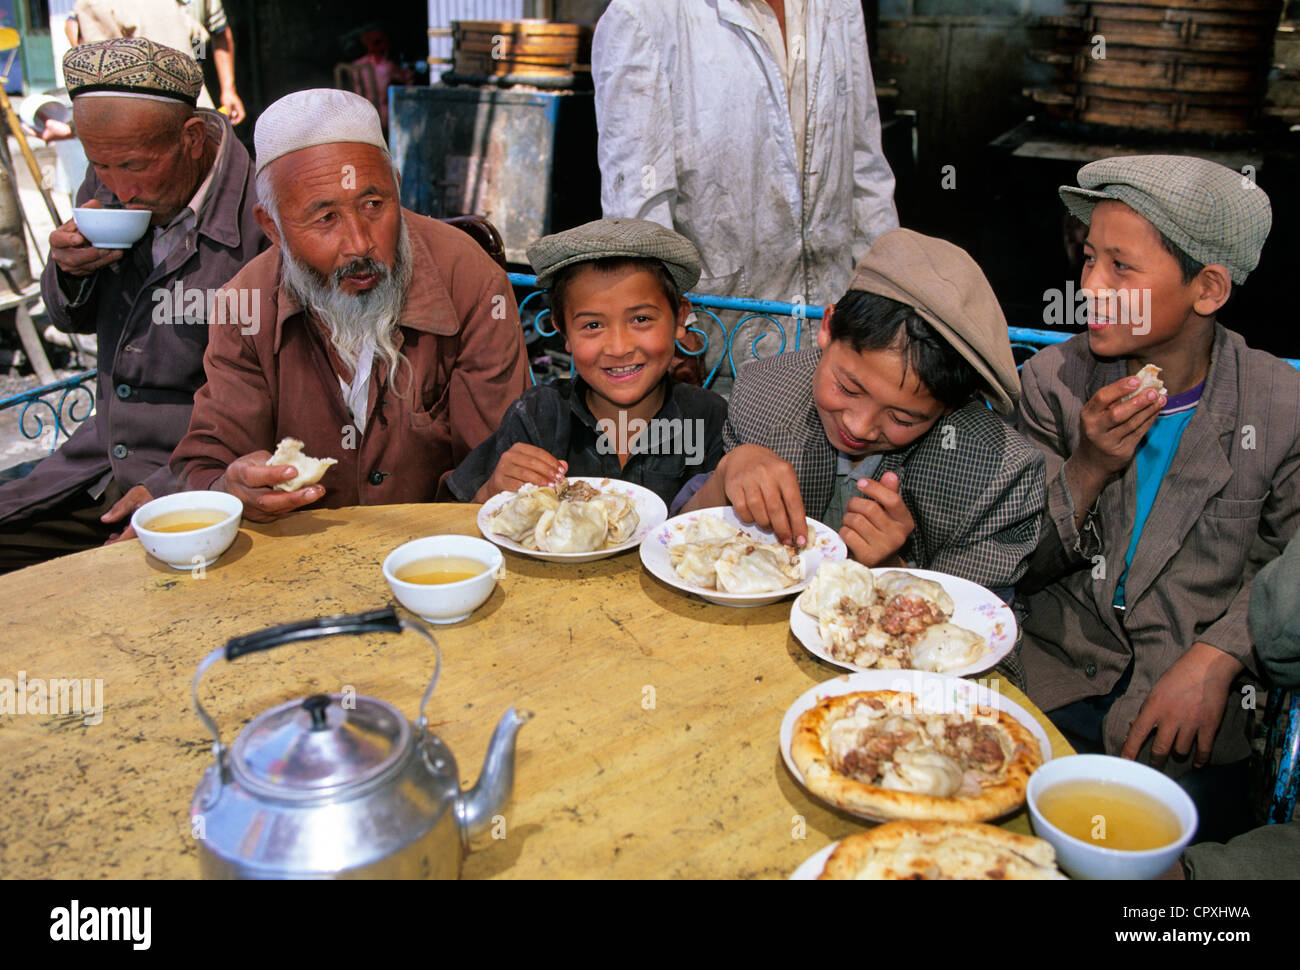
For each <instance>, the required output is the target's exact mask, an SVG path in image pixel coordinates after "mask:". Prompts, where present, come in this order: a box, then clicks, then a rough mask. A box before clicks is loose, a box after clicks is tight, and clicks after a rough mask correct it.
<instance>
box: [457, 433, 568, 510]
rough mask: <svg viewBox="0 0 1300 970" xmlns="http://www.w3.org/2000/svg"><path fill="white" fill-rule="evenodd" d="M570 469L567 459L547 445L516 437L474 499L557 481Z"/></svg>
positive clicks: (478, 499) (484, 500) (479, 500)
mask: <svg viewBox="0 0 1300 970" xmlns="http://www.w3.org/2000/svg"><path fill="white" fill-rule="evenodd" d="M568 470H569V463H568V462H567V461H561V460H560V459H558V458H556V457H555V456H554V455H552V454H551V453H550V452H549V451H547V450H546V449H545V448H538V447H537V446H536V445H530V444H526V443H525V442H522V441H517V442H515V443H514V444H513V445H511V446H510V448H509V450H508V451H506V453H505V454H504V455H502V456H501V458H500V459H499V460H498V461H497V467H496V468H495V469H493V471H492V477H491V478H489V479H488V480H487V481H486V482H484V483H483V486H482V488H480V489H479V490H478V491H477V492H476V493H475V494H474V501H475V502H486V501H487V500H488V499H490V498H491V497H492V496H493V495H496V494H497V493H498V492H517V491H519V489H520V488H522V487H523V486H525V485H542V486H545V485H555V484H557V483H558V482H559V481H560V479H562V478H564V476H565V473H566V472H568Z"/></svg>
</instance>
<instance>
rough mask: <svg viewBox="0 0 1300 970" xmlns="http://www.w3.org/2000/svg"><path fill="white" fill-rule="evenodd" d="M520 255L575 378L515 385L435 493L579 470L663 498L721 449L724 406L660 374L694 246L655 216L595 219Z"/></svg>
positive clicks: (694, 272)
mask: <svg viewBox="0 0 1300 970" xmlns="http://www.w3.org/2000/svg"><path fill="white" fill-rule="evenodd" d="M528 258H529V261H530V262H531V263H532V264H533V269H534V270H535V271H536V273H537V285H538V286H540V287H542V288H544V289H548V290H549V291H550V302H551V316H552V318H553V320H554V323H555V326H556V328H557V329H558V330H559V331H560V333H562V334H563V335H564V340H565V345H566V347H567V348H568V350H569V351H570V353H572V355H573V363H574V368H575V370H576V372H577V373H576V376H575V377H574V378H573V379H572V380H571V381H560V382H557V383H556V384H553V385H539V386H537V387H531V388H529V389H528V390H526V391H525V392H524V393H523V395H522V396H521V397H520V398H519V399H518V400H516V401H515V402H514V404H512V405H511V406H510V409H509V410H508V411H507V412H506V415H505V417H504V418H503V419H502V421H501V426H500V427H499V428H498V429H497V431H496V432H495V433H494V434H493V435H491V436H490V437H489V438H487V439H486V440H485V441H484V442H483V443H482V444H480V445H479V446H478V447H477V448H475V449H474V450H473V451H472V452H470V454H469V455H468V456H467V457H466V458H465V460H464V461H463V462H461V464H460V466H459V467H458V468H457V469H456V470H455V471H454V472H453V473H452V474H451V475H450V476H449V477H448V478H447V480H446V482H445V484H446V487H447V489H448V490H449V491H450V492H451V494H452V495H454V496H455V497H456V498H458V499H460V500H461V501H462V502H470V501H473V502H486V501H487V500H488V499H489V498H491V497H492V496H493V495H496V494H497V493H498V492H504V491H516V490H518V489H519V488H520V487H521V486H523V485H526V484H532V485H552V484H554V483H556V482H557V481H559V480H560V479H562V478H564V477H565V476H566V475H574V476H579V475H581V476H593V477H597V478H614V479H621V480H623V481H627V482H632V483H633V484H635V485H641V486H644V487H645V488H648V489H650V490H651V491H652V492H655V493H656V494H657V495H659V497H660V498H662V499H663V500H664V502H665V504H671V503H672V501H673V499H674V498H675V497H676V495H677V493H678V491H679V490H680V489H681V488H682V486H683V485H685V484H686V482H688V481H689V480H690V479H691V478H692V477H693V476H695V475H697V474H699V473H701V472H709V471H712V470H713V468H714V467H715V466H716V465H717V463H718V459H720V458H721V457H722V425H723V422H724V420H725V419H726V413H727V405H726V402H725V401H724V400H723V399H722V398H721V397H719V396H718V395H717V394H714V393H713V392H712V391H707V390H704V389H703V388H699V387H695V386H693V385H690V384H681V383H678V382H676V381H674V380H673V379H672V377H670V376H669V373H668V369H669V365H670V364H671V363H672V360H673V352H674V346H675V342H676V341H677V340H678V339H680V338H681V337H683V336H684V335H685V332H686V317H687V315H688V314H689V313H690V302H689V301H688V300H687V299H686V298H685V296H684V294H685V293H686V292H687V291H688V290H690V288H691V287H693V286H694V285H695V284H696V283H697V282H699V278H700V259H699V253H698V252H697V251H696V249H695V247H694V246H693V245H692V244H691V242H690V241H689V240H687V239H686V238H685V237H684V236H681V235H679V234H677V233H675V232H673V231H672V230H671V229H665V228H664V227H663V226H660V225H658V224H656V223H653V222H646V221H644V220H641V219H600V220H597V221H596V222H589V223H587V224H586V225H584V226H579V227H577V228H576V229H569V230H566V231H565V232H561V233H556V234H555V235H551V236H545V237H543V238H542V239H539V240H538V241H537V242H535V243H533V245H532V246H530V247H529V248H528Z"/></svg>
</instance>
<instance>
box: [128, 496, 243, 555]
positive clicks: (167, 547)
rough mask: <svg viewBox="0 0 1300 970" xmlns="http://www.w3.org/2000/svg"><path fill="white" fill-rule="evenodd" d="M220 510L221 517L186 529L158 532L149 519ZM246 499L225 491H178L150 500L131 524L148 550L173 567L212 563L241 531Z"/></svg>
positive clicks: (134, 516) (136, 513)
mask: <svg viewBox="0 0 1300 970" xmlns="http://www.w3.org/2000/svg"><path fill="white" fill-rule="evenodd" d="M182 511H197V512H206V511H211V512H220V513H221V514H222V519H221V521H219V522H217V523H215V524H213V525H209V526H204V527H203V528H201V529H190V530H189V531H186V532H155V531H154V530H152V529H150V528H148V523H150V522H153V521H155V520H156V519H158V518H160V517H161V516H163V515H166V514H168V513H169V512H182ZM243 515H244V503H243V502H241V501H240V500H239V499H237V498H235V496H233V495H227V494H226V493H225V492H177V493H176V494H175V495H164V496H163V497H162V498H156V499H154V500H153V501H152V502H146V503H145V504H144V505H142V506H140V507H139V508H138V509H136V510H135V514H134V515H132V516H131V526H132V528H134V529H135V534H136V535H137V536H139V538H140V545H142V546H144V551H145V552H147V553H149V555H151V556H153V557H154V558H155V559H160V560H162V561H163V562H165V563H166V564H167V565H169V566H171V567H172V568H173V569H195V568H199V567H206V566H211V565H212V564H213V563H214V562H216V561H217V558H218V557H219V556H220V555H221V554H222V553H223V552H225V551H226V550H227V549H229V548H230V544H231V543H232V542H234V541H235V535H236V533H238V532H239V522H240V519H242V518H243Z"/></svg>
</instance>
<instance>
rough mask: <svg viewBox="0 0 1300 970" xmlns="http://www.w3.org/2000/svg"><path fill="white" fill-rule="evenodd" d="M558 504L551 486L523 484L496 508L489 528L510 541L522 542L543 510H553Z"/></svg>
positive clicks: (534, 525)
mask: <svg viewBox="0 0 1300 970" xmlns="http://www.w3.org/2000/svg"><path fill="white" fill-rule="evenodd" d="M559 504H560V499H559V497H558V496H557V495H556V494H555V489H553V488H539V487H538V486H536V485H525V486H524V487H523V488H521V489H520V490H519V492H518V494H517V495H515V497H514V498H512V499H510V500H509V501H507V502H506V503H505V504H504V505H502V506H501V508H499V509H497V511H496V514H494V515H493V516H492V521H491V524H490V528H491V530H492V532H493V533H494V534H495V535H499V536H505V537H506V538H507V539H510V540H511V541H512V542H524V541H525V540H526V539H528V538H530V537H531V536H532V534H533V530H534V529H536V528H537V522H538V520H539V519H540V518H541V517H542V513H543V512H547V511H554V510H555V509H556V508H557V507H558V506H559Z"/></svg>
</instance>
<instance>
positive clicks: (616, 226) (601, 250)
mask: <svg viewBox="0 0 1300 970" xmlns="http://www.w3.org/2000/svg"><path fill="white" fill-rule="evenodd" d="M615 256H630V257H632V258H636V259H657V260H659V262H661V263H663V264H664V267H665V268H666V269H667V270H668V272H669V274H670V275H671V276H672V278H673V280H674V281H676V283H677V287H678V289H680V290H681V292H682V293H683V294H685V293H686V292H687V291H688V290H690V289H691V288H692V287H693V286H695V284H696V283H698V282H699V281H700V253H699V250H697V249H696V248H695V244H694V243H692V242H691V241H690V240H689V239H687V238H686V237H685V236H683V235H681V234H680V233H676V232H673V231H672V230H671V229H665V228H664V227H663V226H661V225H659V223H657V222H648V221H646V220H645V219H597V220H596V221H595V222H589V223H587V224H586V225H585V226H578V227H577V228H574V229H566V230H564V232H557V233H555V234H554V235H551V236H543V237H542V238H541V239H539V240H537V242H535V243H533V244H532V245H531V246H529V247H528V261H529V262H530V263H532V264H533V272H535V273H536V274H537V285H538V286H540V287H541V288H542V289H549V288H550V285H551V282H552V281H553V280H554V279H555V274H556V272H558V271H559V270H562V269H564V267H566V266H572V265H573V264H574V263H587V262H590V261H592V260H594V259H609V258H611V257H615Z"/></svg>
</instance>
